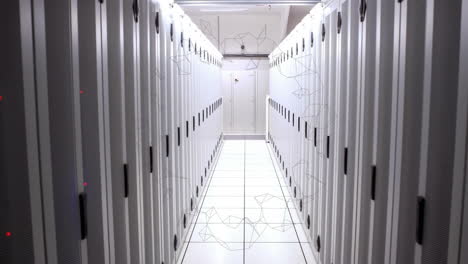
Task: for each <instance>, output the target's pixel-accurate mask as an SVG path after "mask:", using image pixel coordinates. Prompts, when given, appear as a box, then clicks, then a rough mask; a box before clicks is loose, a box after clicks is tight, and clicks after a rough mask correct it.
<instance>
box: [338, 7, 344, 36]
mask: <svg viewBox="0 0 468 264" xmlns="http://www.w3.org/2000/svg"><path fill="white" fill-rule="evenodd" d="M337 24H338V34H340V33H341V26H342V24H343V19H342V18H341V12H338V21H337Z"/></svg>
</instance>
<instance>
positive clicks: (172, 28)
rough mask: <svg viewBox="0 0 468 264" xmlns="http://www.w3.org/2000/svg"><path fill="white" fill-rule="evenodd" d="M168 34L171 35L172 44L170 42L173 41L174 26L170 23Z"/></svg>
mask: <svg viewBox="0 0 468 264" xmlns="http://www.w3.org/2000/svg"><path fill="white" fill-rule="evenodd" d="M169 33H170V35H171V42H172V41H174V26H173V25H172V23H171V27H170V30H169Z"/></svg>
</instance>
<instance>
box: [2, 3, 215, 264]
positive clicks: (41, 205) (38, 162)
mask: <svg viewBox="0 0 468 264" xmlns="http://www.w3.org/2000/svg"><path fill="white" fill-rule="evenodd" d="M4 4H5V5H4V6H3V8H2V13H3V14H2V19H1V20H2V21H3V22H2V23H1V28H2V36H3V38H2V44H3V46H2V49H1V53H2V60H1V65H2V70H1V85H0V126H1V127H0V142H1V143H0V145H1V148H0V149H1V150H0V174H1V177H0V178H1V184H0V186H1V187H0V188H1V189H2V190H1V191H0V198H1V199H0V205H1V213H0V215H1V216H0V231H1V237H0V263H2V264H9V263H12V264H13V263H14V264H16V263H35V264H41V263H44V264H45V263H47V264H54V263H55V264H74V263H75V264H78V263H80V264H82V263H89V264H91V263H96V264H113V263H126V264H128V263H151V264H153V263H166V264H167V263H176V261H177V259H178V256H179V253H180V252H181V248H182V247H183V241H184V240H185V236H186V234H187V229H188V228H189V223H190V221H191V219H192V215H193V214H194V213H195V211H196V208H197V206H198V204H199V197H200V196H201V193H202V192H203V190H204V188H205V184H204V182H207V177H209V176H210V172H211V171H212V167H213V166H212V164H213V163H214V162H216V159H217V156H218V153H219V150H220V148H221V146H222V117H223V114H222V109H223V107H222V90H221V86H220V81H221V75H220V73H221V60H222V56H221V54H220V53H219V52H218V51H217V50H216V49H215V48H214V46H213V45H212V44H210V42H209V41H208V40H207V39H206V38H205V37H204V36H203V34H202V33H201V31H200V30H199V29H197V27H196V26H195V24H193V23H192V22H191V21H190V19H189V18H188V17H187V16H186V15H184V13H183V11H182V10H181V9H180V7H178V6H177V5H174V4H171V3H170V2H169V1H163V0H156V1H155V0H69V1H63V0H34V1H30V0H18V1H6V2H5V3H4Z"/></svg>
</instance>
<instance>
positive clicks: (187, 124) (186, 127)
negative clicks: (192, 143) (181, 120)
mask: <svg viewBox="0 0 468 264" xmlns="http://www.w3.org/2000/svg"><path fill="white" fill-rule="evenodd" d="M188 136H189V121H188V120H187V121H185V137H186V138H188Z"/></svg>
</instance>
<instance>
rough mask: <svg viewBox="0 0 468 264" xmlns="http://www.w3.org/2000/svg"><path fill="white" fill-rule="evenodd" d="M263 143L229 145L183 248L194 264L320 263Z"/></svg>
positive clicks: (185, 259) (187, 260) (186, 262)
mask: <svg viewBox="0 0 468 264" xmlns="http://www.w3.org/2000/svg"><path fill="white" fill-rule="evenodd" d="M271 154H272V152H270V150H269V148H268V145H267V144H266V143H265V141H264V140H226V141H225V142H224V145H223V148H222V150H221V154H220V157H219V159H218V162H217V164H216V167H215V169H214V172H213V175H212V177H211V178H210V180H209V181H208V186H207V187H208V188H207V189H206V192H205V193H204V198H203V201H202V203H201V205H200V207H201V209H200V210H199V211H198V213H197V215H196V216H195V217H194V218H193V222H194V224H193V225H192V229H191V230H190V232H189V235H188V236H187V239H186V241H185V245H184V250H185V252H184V254H183V257H182V258H181V259H182V262H181V263H183V264H189V263H205V264H211V263H226V264H227V263H236V264H238V263H252V264H253V263H269V264H274V263H309V264H313V263H315V262H314V261H313V257H312V252H311V248H310V245H309V244H308V239H307V237H308V236H307V235H306V233H305V230H304V227H303V221H301V219H300V218H299V217H298V215H297V213H296V208H295V203H294V201H293V199H294V198H293V197H292V196H291V195H290V193H289V190H288V187H287V185H286V182H285V181H284V180H283V178H282V177H281V174H280V171H279V168H278V167H277V165H276V164H275V162H274V159H273V157H272V156H271Z"/></svg>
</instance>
